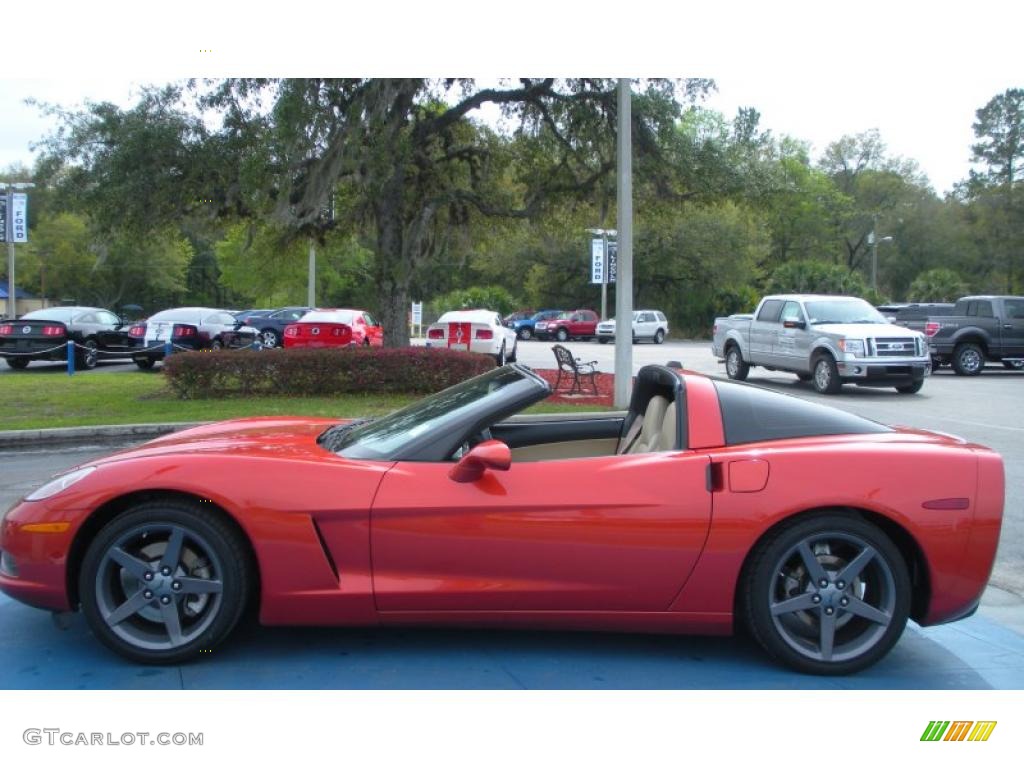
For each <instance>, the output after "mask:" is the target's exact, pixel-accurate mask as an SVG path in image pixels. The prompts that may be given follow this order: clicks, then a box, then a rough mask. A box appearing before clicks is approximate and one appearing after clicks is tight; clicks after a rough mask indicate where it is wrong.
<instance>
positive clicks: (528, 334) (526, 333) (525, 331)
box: [516, 328, 533, 341]
mask: <svg viewBox="0 0 1024 768" xmlns="http://www.w3.org/2000/svg"><path fill="white" fill-rule="evenodd" d="M516 336H517V337H518V338H520V339H522V340H523V341H529V340H530V339H532V338H533V330H532V329H530V328H520V329H519V332H518V333H517V334H516Z"/></svg>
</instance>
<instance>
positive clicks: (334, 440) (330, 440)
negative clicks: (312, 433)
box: [317, 419, 373, 451]
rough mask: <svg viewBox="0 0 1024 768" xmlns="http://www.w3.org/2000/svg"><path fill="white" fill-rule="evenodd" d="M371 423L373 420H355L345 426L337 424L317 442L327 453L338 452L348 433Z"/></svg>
mask: <svg viewBox="0 0 1024 768" xmlns="http://www.w3.org/2000/svg"><path fill="white" fill-rule="evenodd" d="M371 421H373V419H355V420H353V421H350V422H348V423H347V424H337V425H335V426H333V427H331V428H330V429H328V430H327V431H326V432H324V433H323V434H322V435H320V437H319V439H318V440H317V442H318V443H320V445H321V446H322V447H324V448H326V449H327V450H328V451H338V450H339V449H340V448H341V447H342V443H343V442H344V439H345V437H346V436H347V435H348V433H349V432H351V431H352V430H353V429H355V428H356V427H361V426H363V425H364V424H369V423H370V422H371Z"/></svg>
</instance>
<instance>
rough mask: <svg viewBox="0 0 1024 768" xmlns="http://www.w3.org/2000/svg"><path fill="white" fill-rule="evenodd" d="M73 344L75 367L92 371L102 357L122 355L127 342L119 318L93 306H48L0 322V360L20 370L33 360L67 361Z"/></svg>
mask: <svg viewBox="0 0 1024 768" xmlns="http://www.w3.org/2000/svg"><path fill="white" fill-rule="evenodd" d="M69 341H73V342H74V343H75V365H76V366H78V367H79V368H95V367H96V363H97V362H98V361H99V360H101V359H104V358H106V357H108V356H109V357H110V358H114V357H117V356H118V355H124V354H126V353H127V352H128V351H129V350H130V349H131V345H132V342H131V339H130V338H129V337H128V332H127V330H125V329H124V325H123V323H122V322H121V318H120V317H118V316H117V315H115V314H114V313H113V312H110V311H109V310H106V309H99V308H97V307H50V308H48V309H37V310H36V311H34V312H29V313H27V314H26V315H24V316H23V317H20V318H18V319H17V320H8V321H6V322H3V323H0V357H2V358H4V360H6V361H7V365H9V366H10V367H11V368H14V369H16V370H23V369H24V368H27V367H28V364H29V363H30V362H32V361H33V360H67V356H68V352H67V342H69Z"/></svg>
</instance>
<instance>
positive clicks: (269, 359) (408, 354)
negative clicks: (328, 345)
mask: <svg viewBox="0 0 1024 768" xmlns="http://www.w3.org/2000/svg"><path fill="white" fill-rule="evenodd" d="M493 367H494V358H492V357H490V356H488V355H480V354H476V353H472V352H455V351H452V350H448V349H425V348H423V347H408V348H406V349H384V348H369V349H367V348H365V347H343V348H340V349H275V350H265V351H262V352H246V351H237V350H221V351H216V352H178V353H175V354H173V355H171V356H170V357H168V358H167V359H165V360H164V364H163V369H164V373H165V374H166V376H167V383H168V385H169V386H170V387H171V389H172V390H173V391H174V393H175V394H177V395H178V397H180V398H182V399H183V400H187V399H198V398H210V397H232V396H237V395H242V396H249V395H257V396H258V395H278V396H279V395H305V396H323V395H342V394H350V393H354V392H362V393H365V392H371V393H372V392H381V393H391V394H429V393H431V392H437V391H439V390H442V389H444V388H445V387H450V386H452V385H453V384H458V383H459V382H460V381H465V380H466V379H469V378H472V377H473V376H476V375H478V374H481V373H485V372H486V371H489V370H491V369H492V368H493Z"/></svg>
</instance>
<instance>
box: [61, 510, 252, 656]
mask: <svg viewBox="0 0 1024 768" xmlns="http://www.w3.org/2000/svg"><path fill="white" fill-rule="evenodd" d="M175 532H180V540H179V542H180V543H179V545H178V553H177V554H176V555H171V560H170V561H165V560H164V557H165V556H166V555H167V550H168V548H169V547H170V545H171V542H172V541H174V539H175V537H176V536H177V534H176V533H175ZM164 567H166V571H165V570H164ZM253 572H254V568H253V566H252V565H251V560H250V557H249V553H248V547H247V546H246V542H245V540H244V539H243V537H242V535H241V534H240V533H239V532H238V531H237V529H235V528H234V526H232V525H231V524H230V523H229V522H228V521H226V520H225V519H224V518H223V517H221V515H220V514H218V513H217V512H216V511H214V510H212V509H204V508H202V507H200V506H199V505H198V504H191V503H188V502H182V501H173V500H165V501H151V502H146V503H144V504H139V505H137V506H135V507H133V508H131V509H130V510H128V511H127V512H125V513H124V514H121V515H118V516H117V517H115V518H114V519H113V520H112V521H111V522H109V523H107V525H106V526H104V527H103V528H102V529H101V530H100V532H99V533H98V534H97V535H96V537H95V538H94V539H93V540H92V541H91V542H90V543H89V545H88V548H87V549H86V552H85V558H84V560H83V561H82V568H81V571H80V578H79V596H80V599H81V602H82V613H83V614H85V618H86V620H87V621H88V623H89V626H90V627H91V628H92V631H93V634H95V635H96V636H97V637H98V638H99V639H100V641H102V642H103V643H104V644H105V645H106V646H107V647H109V648H110V649H111V650H113V651H115V652H116V653H118V654H120V655H122V656H124V657H125V658H128V659H131V660H132V661H135V662H141V663H144V664H176V663H179V662H181V661H184V660H186V659H190V658H193V657H194V656H197V655H198V654H199V652H200V651H209V650H212V649H213V648H215V647H216V646H218V645H219V644H220V643H221V642H223V640H224V639H225V638H226V637H227V636H228V635H229V634H230V633H231V630H233V629H234V628H235V626H236V625H237V624H238V622H239V620H240V619H241V617H242V614H243V613H244V611H245V609H246V606H247V604H248V602H249V599H250V597H251V594H252V592H253V583H254V582H253V579H254V575H253ZM146 574H148V576H147V575H146ZM143 576H146V579H145V580H144V579H143ZM175 585H177V586H178V588H177V589H175V588H174V587H175ZM189 586H194V587H195V588H196V589H197V590H199V591H196V592H189V591H188V589H189ZM147 596H148V597H147ZM165 600H166V601H167V602H166V604H164V601H165ZM115 606H116V607H115ZM136 606H137V607H136ZM175 630H176V631H175Z"/></svg>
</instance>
